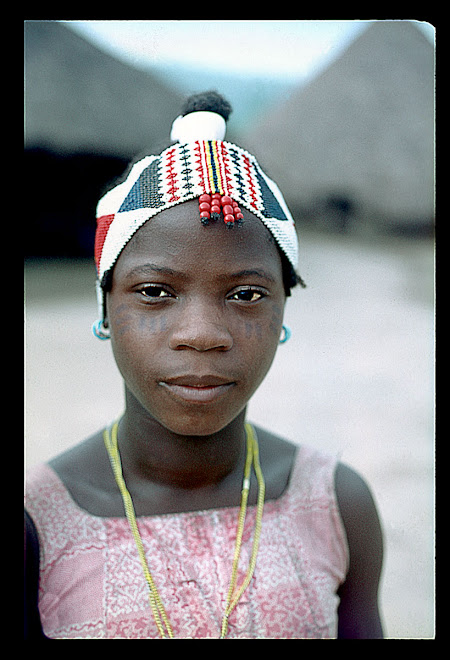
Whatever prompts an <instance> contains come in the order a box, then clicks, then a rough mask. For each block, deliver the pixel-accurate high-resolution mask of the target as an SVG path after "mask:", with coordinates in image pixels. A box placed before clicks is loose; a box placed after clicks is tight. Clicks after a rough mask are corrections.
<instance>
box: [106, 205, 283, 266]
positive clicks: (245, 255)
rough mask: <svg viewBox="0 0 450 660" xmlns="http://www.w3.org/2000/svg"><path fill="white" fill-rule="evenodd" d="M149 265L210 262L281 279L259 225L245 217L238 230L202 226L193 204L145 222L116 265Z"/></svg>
mask: <svg viewBox="0 0 450 660" xmlns="http://www.w3.org/2000/svg"><path fill="white" fill-rule="evenodd" d="M140 260H150V261H152V262H155V260H157V262H158V263H161V264H162V263H163V262H164V263H165V264H166V265H167V266H169V267H170V266H172V267H174V266H175V265H177V264H178V265H183V267H184V268H189V267H190V268H192V269H195V268H196V267H197V266H199V265H200V264H201V263H204V262H205V261H208V264H209V265H210V267H213V266H214V264H217V265H220V264H224V263H236V264H238V263H243V264H245V265H246V267H248V266H249V265H251V266H252V267H254V268H255V267H257V266H258V265H263V264H264V265H266V267H267V266H268V265H270V266H271V267H272V268H274V269H278V268H279V271H280V273H281V258H280V255H279V252H278V248H277V246H276V243H275V241H274V239H273V237H272V235H271V234H270V232H269V230H268V229H267V228H266V227H265V226H264V225H263V223H262V222H261V220H259V219H258V218H257V217H256V216H254V215H253V214H252V213H250V212H249V211H244V219H243V223H242V225H241V226H237V225H234V226H231V227H229V226H227V225H225V223H224V222H223V221H221V220H217V221H215V222H212V223H210V224H209V225H207V226H204V225H202V223H201V222H200V220H199V217H198V203H197V202H196V200H191V201H189V202H184V203H183V204H178V205H176V206H173V207H172V208H170V209H166V210H165V211H162V212H161V213H160V214H158V215H157V216H155V217H154V218H152V219H151V220H149V221H148V222H146V223H145V224H144V225H143V226H142V227H141V228H140V229H139V230H138V231H137V232H136V233H135V234H134V236H133V237H132V238H131V240H130V241H129V243H128V244H127V245H126V246H125V248H124V250H123V252H122V253H121V255H120V257H119V259H118V262H117V264H116V269H117V270H120V271H121V270H122V269H123V268H124V267H126V266H127V264H130V263H131V262H133V264H134V263H135V262H139V261H140Z"/></svg>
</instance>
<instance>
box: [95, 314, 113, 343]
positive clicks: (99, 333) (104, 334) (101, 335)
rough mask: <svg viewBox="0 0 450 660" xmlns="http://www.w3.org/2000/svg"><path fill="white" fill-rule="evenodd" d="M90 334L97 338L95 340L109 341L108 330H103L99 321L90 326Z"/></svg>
mask: <svg viewBox="0 0 450 660" xmlns="http://www.w3.org/2000/svg"><path fill="white" fill-rule="evenodd" d="M92 332H93V333H94V335H95V336H96V337H97V339H102V340H104V339H110V337H111V335H110V333H109V330H108V328H105V326H104V324H103V321H102V320H101V319H100V321H96V322H95V323H94V325H93V326H92Z"/></svg>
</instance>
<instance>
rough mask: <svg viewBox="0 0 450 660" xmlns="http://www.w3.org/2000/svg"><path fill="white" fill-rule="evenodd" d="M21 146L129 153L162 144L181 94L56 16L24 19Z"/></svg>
mask: <svg viewBox="0 0 450 660" xmlns="http://www.w3.org/2000/svg"><path fill="white" fill-rule="evenodd" d="M25 67H26V68H25V102H26V146H27V147H28V148H33V147H46V148H53V149H54V150H57V151H64V152H69V153H73V152H83V151H88V152H91V153H92V152H97V153H102V154H114V155H115V156H124V157H127V158H129V157H131V156H135V155H136V154H137V153H140V152H141V151H143V150H145V149H148V150H149V151H150V152H151V153H153V151H152V150H154V149H155V150H156V149H158V148H159V147H160V146H161V144H162V146H165V145H166V143H167V141H168V136H169V135H170V127H171V124H172V120H173V118H174V117H175V116H176V114H177V112H178V110H179V108H180V107H181V104H182V98H181V95H180V94H179V93H178V92H176V91H174V90H172V89H171V88H169V87H168V86H166V85H165V84H164V83H163V82H161V81H160V80H159V79H158V78H157V77H155V76H153V75H151V74H150V73H148V72H145V71H143V70H139V69H136V68H134V67H132V66H129V65H127V64H125V63H123V62H121V61H119V60H117V59H115V58H114V57H112V56H111V55H109V54H107V53H105V52H103V51H101V50H100V49H98V48H96V47H95V46H94V45H93V44H91V43H90V42H88V41H87V40H85V39H83V38H82V37H81V36H79V35H77V34H76V33H75V32H74V31H73V30H71V29H70V28H68V27H67V26H66V25H64V24H63V23H59V22H57V21H29V22H27V23H26V24H25Z"/></svg>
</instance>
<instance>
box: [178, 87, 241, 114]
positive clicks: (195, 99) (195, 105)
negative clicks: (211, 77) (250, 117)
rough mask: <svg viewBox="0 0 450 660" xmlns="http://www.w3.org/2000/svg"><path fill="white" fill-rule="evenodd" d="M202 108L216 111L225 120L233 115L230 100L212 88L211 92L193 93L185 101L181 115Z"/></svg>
mask: <svg viewBox="0 0 450 660" xmlns="http://www.w3.org/2000/svg"><path fill="white" fill-rule="evenodd" d="M200 110H203V111H208V112H216V113H217V114H218V115H221V116H222V117H223V118H224V119H225V121H227V120H228V117H229V116H230V115H231V113H232V111H233V108H232V107H231V105H230V104H229V103H228V101H227V100H226V99H225V98H224V97H223V96H222V95H221V94H219V93H218V92H215V91H214V90H211V91H209V92H202V93H200V94H193V95H192V96H190V97H189V98H188V99H186V101H185V102H184V105H183V108H182V110H181V115H182V116H183V117H184V116H185V115H189V114H190V113H191V112H199V111H200Z"/></svg>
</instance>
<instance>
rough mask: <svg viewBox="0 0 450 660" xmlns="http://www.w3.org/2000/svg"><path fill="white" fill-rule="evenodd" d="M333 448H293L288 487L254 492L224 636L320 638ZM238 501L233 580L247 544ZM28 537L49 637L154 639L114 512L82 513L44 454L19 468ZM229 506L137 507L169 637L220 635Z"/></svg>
mask: <svg viewBox="0 0 450 660" xmlns="http://www.w3.org/2000/svg"><path fill="white" fill-rule="evenodd" d="M335 468H336V459H335V458H333V457H331V456H328V455H326V454H323V453H321V452H318V451H316V450H314V449H312V448H309V447H306V446H301V447H299V449H298V450H297V454H296V458H295V463H294V466H293V469H292V472H291V477H290V481H289V485H288V488H287V489H286V490H285V492H284V493H283V495H282V496H281V497H280V498H278V499H277V500H269V501H266V503H265V507H264V516H263V523H262V534H261V541H260V548H259V553H258V558H257V563H256V569H255V573H254V576H253V578H252V580H251V583H250V585H249V587H248V588H247V590H246V591H245V592H244V594H243V596H242V598H241V600H240V602H239V604H238V605H237V607H236V609H235V610H234V611H233V613H232V614H231V616H230V618H229V626H228V634H227V638H230V639H303V638H312V639H326V638H335V637H336V634H337V606H338V604H339V599H338V596H337V595H336V591H337V589H338V587H339V585H340V584H341V583H342V582H343V581H344V580H345V577H346V573H347V570H348V561H349V553H348V546H347V539H346V534H345V530H344V526H343V523H342V520H341V517H340V514H339V509H338V504H337V500H336V495H335V490H334V473H335ZM255 508H256V507H254V506H252V507H249V508H248V511H247V519H246V525H245V531H244V536H243V544H242V551H241V560H240V567H239V574H238V582H237V584H238V585H239V584H241V582H242V580H243V577H244V575H245V573H246V570H247V566H248V561H249V557H250V554H251V549H252V538H253V526H254V515H255ZM26 509H27V511H28V512H29V514H30V516H31V518H32V519H33V521H34V524H35V526H36V530H37V533H38V536H39V544H40V586H39V611H40V615H41V621H42V626H43V630H44V632H45V634H46V635H47V637H49V638H55V639H64V638H78V639H80V638H81V639H92V638H100V639H157V638H159V636H158V630H157V628H156V624H155V622H154V619H153V616H152V612H151V609H150V605H149V599H148V590H147V583H146V581H145V579H144V575H143V571H142V567H141V564H140V560H139V556H138V554H137V550H136V547H135V543H134V539H133V537H132V535H131V532H130V529H129V526H128V521H127V519H126V518H104V517H99V516H94V515H91V514H90V513H87V512H86V511H84V510H83V509H81V508H80V507H79V506H78V505H77V504H76V503H75V502H74V500H73V499H72V497H71V496H70V494H69V492H68V491H67V489H66V488H65V486H64V484H63V483H62V482H61V480H60V479H59V477H58V476H57V474H56V473H55V472H54V471H53V470H52V468H51V467H50V466H48V465H47V464H41V465H39V466H36V467H35V468H33V469H32V470H31V471H30V472H29V474H28V478H27V493H26ZM238 513H239V507H227V508H221V509H211V510H205V511H195V512H188V513H178V514H165V515H153V516H140V517H138V526H139V530H140V533H141V537H142V540H143V543H144V547H145V551H146V556H147V562H148V564H149V567H150V571H151V573H152V575H153V578H154V580H155V583H156V585H157V588H158V591H159V593H160V596H161V599H162V602H163V603H164V606H165V608H166V611H167V614H168V617H169V620H170V622H171V624H172V628H173V632H174V636H175V637H176V638H187V639H198V638H200V639H211V638H212V639H214V638H216V639H217V638H218V637H219V635H220V628H221V622H222V617H223V612H224V608H225V600H226V596H227V592H228V587H229V581H230V576H231V566H232V561H233V553H234V544H235V539H236V528H237V519H238Z"/></svg>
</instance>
